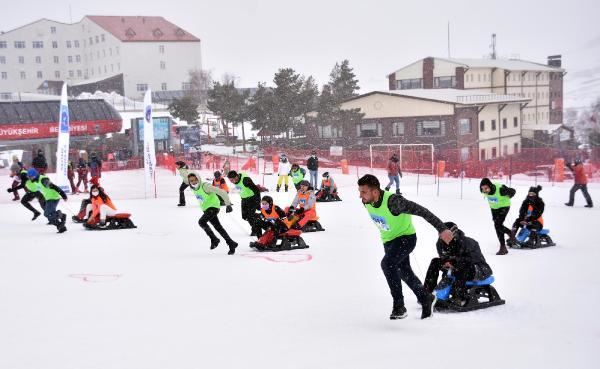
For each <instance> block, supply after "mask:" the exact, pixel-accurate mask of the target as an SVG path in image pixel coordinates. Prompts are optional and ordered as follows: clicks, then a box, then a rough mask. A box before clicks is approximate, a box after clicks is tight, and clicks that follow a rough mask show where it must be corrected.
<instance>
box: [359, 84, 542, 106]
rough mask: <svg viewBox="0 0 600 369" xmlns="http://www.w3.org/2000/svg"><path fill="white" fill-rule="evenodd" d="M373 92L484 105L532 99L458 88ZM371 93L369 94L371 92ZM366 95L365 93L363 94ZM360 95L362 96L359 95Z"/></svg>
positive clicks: (461, 103) (452, 102)
mask: <svg viewBox="0 0 600 369" xmlns="http://www.w3.org/2000/svg"><path fill="white" fill-rule="evenodd" d="M371 93H382V94H388V95H397V96H405V97H412V98H417V99H423V100H433V101H440V102H445V103H451V104H460V105H482V104H495V103H503V102H528V101H530V99H527V98H523V97H520V96H515V95H501V94H495V93H491V92H488V91H485V90H458V89H455V88H438V89H423V88H419V89H410V90H391V91H384V90H381V91H374V92H371ZM371 93H369V94H371ZM362 96H364V95H362ZM359 97H360V96H359Z"/></svg>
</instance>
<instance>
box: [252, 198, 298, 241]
mask: <svg viewBox="0 0 600 369" xmlns="http://www.w3.org/2000/svg"><path fill="white" fill-rule="evenodd" d="M260 219H261V221H262V223H261V227H262V228H263V229H264V230H265V232H264V233H263V234H262V235H261V236H260V237H259V238H258V240H257V241H256V242H251V243H250V247H253V248H256V249H259V250H265V249H269V248H271V249H272V248H274V247H275V245H276V243H277V236H278V235H279V234H281V233H284V232H286V231H287V230H289V229H290V228H292V227H293V226H294V225H296V223H297V222H298V220H299V219H300V217H299V216H298V215H296V214H294V213H293V212H291V213H289V214H286V212H285V211H283V210H282V209H281V208H280V207H279V206H277V205H275V204H274V203H273V198H272V197H271V196H263V198H262V200H261V203H260Z"/></svg>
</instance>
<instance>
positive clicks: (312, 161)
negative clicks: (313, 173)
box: [306, 156, 319, 170]
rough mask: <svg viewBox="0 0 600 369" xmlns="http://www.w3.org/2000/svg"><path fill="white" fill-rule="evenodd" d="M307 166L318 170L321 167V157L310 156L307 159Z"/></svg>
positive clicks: (309, 168)
mask: <svg viewBox="0 0 600 369" xmlns="http://www.w3.org/2000/svg"><path fill="white" fill-rule="evenodd" d="M306 167H307V168H308V170H318V169H319V158H317V157H316V156H315V157H314V158H313V157H312V156H311V157H310V158H308V160H307V161H306Z"/></svg>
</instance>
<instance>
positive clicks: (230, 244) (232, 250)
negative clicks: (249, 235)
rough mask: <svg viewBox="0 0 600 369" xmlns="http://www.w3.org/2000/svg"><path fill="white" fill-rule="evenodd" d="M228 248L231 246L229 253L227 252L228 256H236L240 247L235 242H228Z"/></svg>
mask: <svg viewBox="0 0 600 369" xmlns="http://www.w3.org/2000/svg"><path fill="white" fill-rule="evenodd" d="M227 246H229V251H228V252H227V255H233V254H235V248H236V247H237V246H238V244H237V242H235V241H234V240H228V241H227Z"/></svg>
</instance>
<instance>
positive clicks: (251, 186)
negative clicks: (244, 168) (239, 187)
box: [242, 177, 260, 201]
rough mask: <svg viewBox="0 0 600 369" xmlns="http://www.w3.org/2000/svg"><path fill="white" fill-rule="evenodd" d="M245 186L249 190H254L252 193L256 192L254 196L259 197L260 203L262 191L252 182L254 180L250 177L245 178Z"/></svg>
mask: <svg viewBox="0 0 600 369" xmlns="http://www.w3.org/2000/svg"><path fill="white" fill-rule="evenodd" d="M242 183H243V184H244V186H246V187H248V188H249V189H251V190H252V192H254V196H253V197H256V196H258V199H259V201H260V190H259V189H258V187H257V186H256V185H255V184H254V181H252V178H250V177H246V178H244V181H243V182H242Z"/></svg>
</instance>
